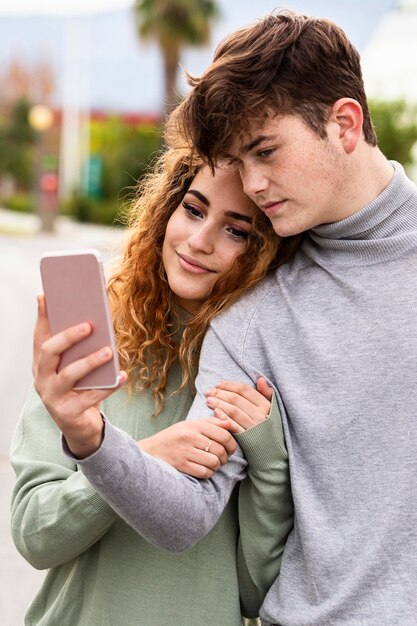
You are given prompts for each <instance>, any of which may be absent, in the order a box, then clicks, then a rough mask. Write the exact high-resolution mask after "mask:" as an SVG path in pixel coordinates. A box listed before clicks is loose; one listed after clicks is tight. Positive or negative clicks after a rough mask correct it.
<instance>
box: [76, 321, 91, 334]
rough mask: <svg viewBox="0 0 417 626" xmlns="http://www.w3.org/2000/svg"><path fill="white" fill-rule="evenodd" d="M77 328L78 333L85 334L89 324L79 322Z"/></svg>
mask: <svg viewBox="0 0 417 626" xmlns="http://www.w3.org/2000/svg"><path fill="white" fill-rule="evenodd" d="M77 330H78V332H79V333H80V335H85V334H86V333H88V331H89V330H90V325H89V324H87V323H86V322H85V323H84V324H80V325H79V326H78V329H77Z"/></svg>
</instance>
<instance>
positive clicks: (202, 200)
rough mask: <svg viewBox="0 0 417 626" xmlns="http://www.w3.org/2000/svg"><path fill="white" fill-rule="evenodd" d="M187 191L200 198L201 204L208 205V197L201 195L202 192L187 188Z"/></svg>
mask: <svg viewBox="0 0 417 626" xmlns="http://www.w3.org/2000/svg"><path fill="white" fill-rule="evenodd" d="M187 193H191V194H192V195H193V196H195V197H196V198H198V200H201V202H203V204H205V205H206V206H210V202H209V200H208V198H206V196H203V194H202V193H201V192H200V191H197V189H189V190H188V191H187Z"/></svg>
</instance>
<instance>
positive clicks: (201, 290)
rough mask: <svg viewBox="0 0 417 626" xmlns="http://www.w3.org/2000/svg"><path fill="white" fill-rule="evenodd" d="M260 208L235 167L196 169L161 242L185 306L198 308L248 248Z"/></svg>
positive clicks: (173, 287)
mask: <svg viewBox="0 0 417 626" xmlns="http://www.w3.org/2000/svg"><path fill="white" fill-rule="evenodd" d="M257 210H258V209H257V208H256V205H255V204H254V203H253V202H252V201H251V200H250V199H249V198H248V196H246V195H245V194H244V193H243V189H242V183H241V180H240V177H239V174H238V172H237V170H235V169H232V168H224V169H222V168H217V169H216V170H215V174H214V176H213V175H212V173H211V170H210V168H209V167H203V168H202V169H201V170H200V171H199V172H198V173H197V175H196V176H195V178H194V180H193V181H192V183H191V185H190V187H189V189H188V191H187V193H186V194H185V196H184V198H183V200H182V202H181V204H180V206H179V207H177V209H176V210H175V211H174V213H173V214H172V215H171V217H170V219H169V221H168V224H167V228H166V232H165V238H164V244H163V247H162V260H163V264H164V268H165V272H166V275H167V279H168V284H169V286H170V288H171V290H172V292H173V293H174V294H175V296H176V300H177V302H178V304H179V305H180V306H181V307H182V308H183V309H185V310H186V311H190V312H194V311H196V310H197V309H198V307H199V306H200V305H201V304H202V302H203V301H204V300H205V299H206V298H207V297H208V296H209V295H210V293H211V291H212V289H213V286H214V284H215V283H216V281H217V280H218V278H219V277H220V276H221V275H222V274H224V273H225V272H227V270H229V269H230V267H231V266H232V265H233V263H234V260H235V258H236V257H237V256H239V255H240V254H241V253H242V252H244V251H245V249H246V244H247V239H248V237H249V234H250V233H251V232H252V221H253V217H254V215H255V211H257Z"/></svg>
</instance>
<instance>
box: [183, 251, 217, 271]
mask: <svg viewBox="0 0 417 626" xmlns="http://www.w3.org/2000/svg"><path fill="white" fill-rule="evenodd" d="M177 255H178V259H179V262H180V265H181V267H183V268H184V269H185V270H187V272H192V273H193V274H207V272H214V270H211V269H210V268H209V267H206V266H205V265H203V264H202V263H199V262H198V261H196V260H195V259H193V258H191V257H189V256H186V255H184V254H179V253H178V252H177Z"/></svg>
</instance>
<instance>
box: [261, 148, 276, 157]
mask: <svg viewBox="0 0 417 626" xmlns="http://www.w3.org/2000/svg"><path fill="white" fill-rule="evenodd" d="M273 152H274V148H265V150H260V151H259V152H258V156H259V157H261V158H266V157H269V156H270V155H271V154H272V153H273Z"/></svg>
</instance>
